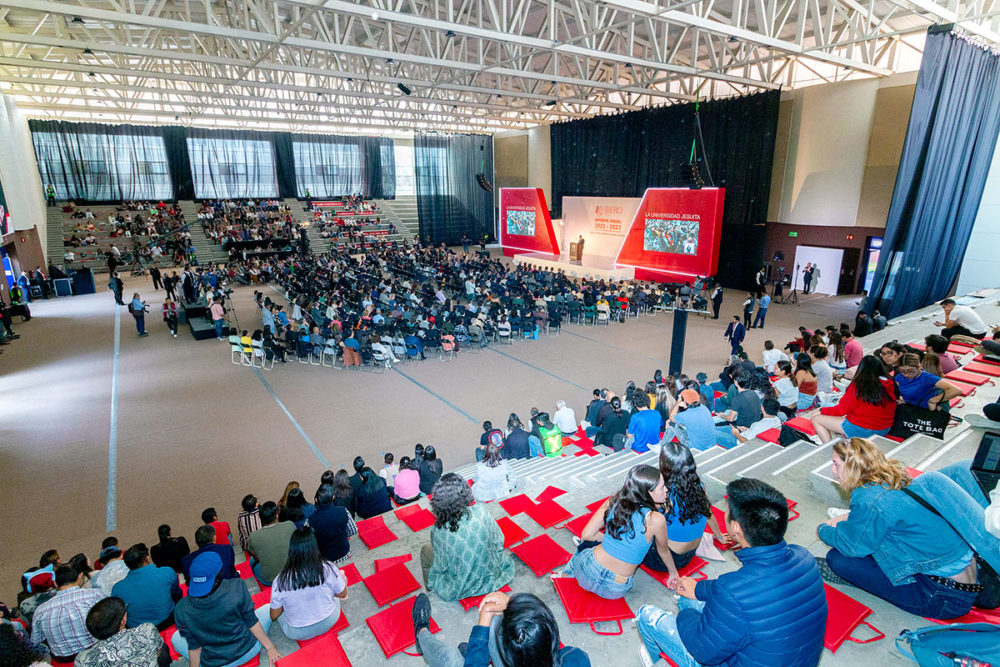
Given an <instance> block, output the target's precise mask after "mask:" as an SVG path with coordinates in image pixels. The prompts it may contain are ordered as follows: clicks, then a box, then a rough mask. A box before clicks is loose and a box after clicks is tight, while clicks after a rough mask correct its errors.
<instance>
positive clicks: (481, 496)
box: [472, 443, 517, 503]
mask: <svg viewBox="0 0 1000 667" xmlns="http://www.w3.org/2000/svg"><path fill="white" fill-rule="evenodd" d="M500 451H501V450H499V449H498V448H497V446H496V445H494V444H493V443H489V444H487V445H486V456H484V457H483V460H482V461H480V462H478V463H477V464H476V471H475V472H474V473H473V474H472V479H473V482H474V483H473V485H472V497H473V498H475V499H476V502H478V503H484V502H489V501H491V500H500V499H501V498H506V497H507V496H509V495H510V494H511V491H512V490H513V489H514V487H515V486H516V484H517V477H516V476H515V475H514V473H513V471H511V469H510V464H508V463H507V460H506V459H504V458H503V457H502V456H501V455H500Z"/></svg>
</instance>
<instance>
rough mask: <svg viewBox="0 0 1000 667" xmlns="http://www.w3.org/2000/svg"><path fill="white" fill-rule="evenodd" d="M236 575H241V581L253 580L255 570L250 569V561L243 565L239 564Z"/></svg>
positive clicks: (244, 562)
mask: <svg viewBox="0 0 1000 667" xmlns="http://www.w3.org/2000/svg"><path fill="white" fill-rule="evenodd" d="M236 574H238V575H240V579H253V570H251V569H250V561H248V560H245V561H243V562H242V563H237V564H236Z"/></svg>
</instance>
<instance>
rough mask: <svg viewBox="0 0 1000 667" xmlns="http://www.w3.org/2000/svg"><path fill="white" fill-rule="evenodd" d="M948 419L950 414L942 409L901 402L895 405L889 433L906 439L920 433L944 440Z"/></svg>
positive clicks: (949, 419)
mask: <svg viewBox="0 0 1000 667" xmlns="http://www.w3.org/2000/svg"><path fill="white" fill-rule="evenodd" d="M949 421H951V415H949V414H948V413H947V412H945V411H943V410H925V409H924V408H918V407H917V406H915V405H910V404H908V403H901V404H899V405H897V406H896V415H895V417H893V419H892V428H890V429H889V435H891V436H893V437H896V438H903V439H906V438H909V437H910V436H911V435H915V434H917V433H920V434H922V435H929V436H930V437H932V438H937V439H938V440H944V431H945V429H946V428H947V427H948V422H949Z"/></svg>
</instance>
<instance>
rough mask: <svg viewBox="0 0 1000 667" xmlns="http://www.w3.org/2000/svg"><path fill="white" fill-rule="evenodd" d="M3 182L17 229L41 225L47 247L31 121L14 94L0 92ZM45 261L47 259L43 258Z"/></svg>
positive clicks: (0, 175)
mask: <svg viewBox="0 0 1000 667" xmlns="http://www.w3.org/2000/svg"><path fill="white" fill-rule="evenodd" d="M0 182H2V183H3V192H4V197H5V198H6V199H7V207H8V208H9V209H10V214H11V221H12V222H13V223H14V229H15V230H31V229H33V228H37V230H38V235H39V237H40V240H41V241H40V242H41V246H42V248H45V246H46V243H45V238H46V237H45V233H46V223H45V199H44V194H43V192H42V183H41V180H40V179H39V176H38V163H37V162H36V161H35V149H34V146H33V145H32V143H31V132H30V131H29V130H28V121H27V119H26V118H25V117H24V115H23V114H22V113H21V111H20V110H19V109H18V108H17V104H16V103H15V101H14V98H12V97H7V96H5V95H3V94H2V93H0ZM39 263H40V264H44V262H39Z"/></svg>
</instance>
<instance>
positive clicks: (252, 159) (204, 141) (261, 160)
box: [187, 128, 278, 199]
mask: <svg viewBox="0 0 1000 667" xmlns="http://www.w3.org/2000/svg"><path fill="white" fill-rule="evenodd" d="M271 135H272V133H271V132H258V131H255V130H203V129H200V128H189V129H188V131H187V144H188V153H189V154H190V157H191V174H192V176H193V180H194V194H195V197H197V198H198V199H242V198H253V199H256V198H259V197H265V198H272V197H277V196H278V176H277V171H276V168H275V157H274V153H275V151H274V142H273V141H272V140H271Z"/></svg>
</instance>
